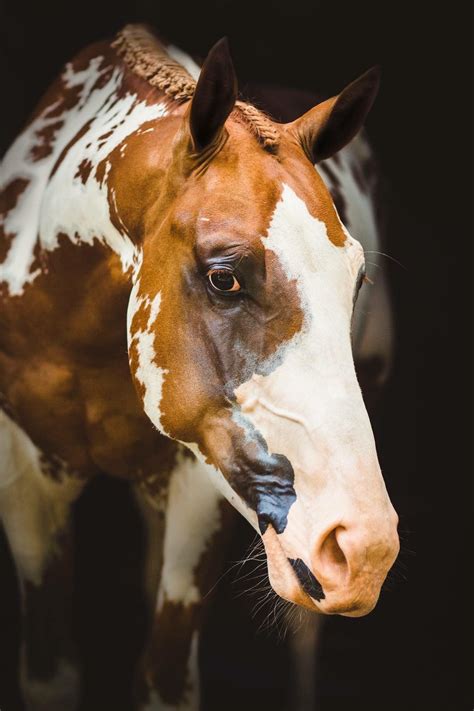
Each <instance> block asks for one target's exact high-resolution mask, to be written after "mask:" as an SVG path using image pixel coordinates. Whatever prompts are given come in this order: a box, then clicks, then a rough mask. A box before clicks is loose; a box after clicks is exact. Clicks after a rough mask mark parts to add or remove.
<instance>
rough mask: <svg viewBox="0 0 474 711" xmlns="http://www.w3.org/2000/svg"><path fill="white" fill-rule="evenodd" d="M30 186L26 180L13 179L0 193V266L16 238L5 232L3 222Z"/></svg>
mask: <svg viewBox="0 0 474 711" xmlns="http://www.w3.org/2000/svg"><path fill="white" fill-rule="evenodd" d="M29 184H30V181H29V180H28V178H13V180H11V181H10V182H9V183H8V184H7V185H6V187H5V188H4V189H3V190H2V192H1V193H0V218H2V219H1V220H0V264H1V263H2V262H4V261H5V258H6V256H7V254H8V251H9V249H10V245H11V241H12V239H13V238H14V237H15V236H16V235H14V234H12V233H11V232H9V233H7V232H6V231H5V225H4V220H5V217H6V216H7V215H8V213H9V212H11V211H12V210H14V209H15V207H16V205H17V203H18V200H19V198H20V196H21V195H22V194H23V193H24V192H25V190H26V188H27V187H28V185H29Z"/></svg>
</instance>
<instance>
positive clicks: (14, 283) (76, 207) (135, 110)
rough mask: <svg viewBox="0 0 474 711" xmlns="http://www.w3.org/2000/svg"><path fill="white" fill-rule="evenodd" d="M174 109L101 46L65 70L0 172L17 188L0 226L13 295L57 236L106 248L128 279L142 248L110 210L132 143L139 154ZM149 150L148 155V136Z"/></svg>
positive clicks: (2, 268)
mask: <svg viewBox="0 0 474 711" xmlns="http://www.w3.org/2000/svg"><path fill="white" fill-rule="evenodd" d="M179 110H181V111H182V109H181V107H180V106H179V105H178V104H176V103H175V102H173V101H172V100H170V99H166V98H165V96H164V95H163V94H161V93H160V92H159V91H157V90H154V89H151V87H150V86H149V85H148V84H147V83H146V82H145V81H144V80H142V79H139V78H138V77H136V76H134V75H133V74H132V73H131V72H130V71H129V70H128V69H127V68H125V67H124V65H123V64H122V63H121V62H120V60H118V58H117V56H116V55H115V53H114V52H112V51H111V50H110V46H109V45H100V46H99V47H96V48H95V51H92V52H91V50H85V51H84V52H83V53H82V54H81V55H79V57H78V58H77V59H76V60H74V62H73V63H71V64H68V65H67V66H66V68H65V70H64V72H63V73H62V75H61V77H60V78H59V79H58V80H57V82H56V83H55V84H54V85H53V86H52V87H51V89H50V90H49V91H48V93H47V95H46V97H45V98H44V99H43V101H42V102H41V104H40V106H39V108H38V110H37V112H36V114H35V115H34V118H33V120H32V121H31V123H30V124H29V125H28V126H27V128H26V129H25V131H24V132H23V133H22V134H21V135H20V136H19V137H18V139H17V140H16V141H15V143H14V144H13V145H12V147H11V148H10V150H9V151H8V153H7V154H6V156H5V159H4V161H3V165H2V180H1V183H2V184H3V185H2V186H1V187H3V188H6V189H7V190H8V186H9V185H11V184H14V182H15V180H18V176H21V179H22V181H23V182H22V191H21V194H20V195H19V196H18V199H17V202H16V204H15V206H14V209H13V210H12V211H11V213H10V214H9V215H7V218H6V220H5V225H4V233H5V234H6V235H8V237H9V239H10V242H9V244H8V245H7V247H8V251H7V256H6V259H5V260H4V262H3V264H1V265H0V281H5V282H6V283H7V284H8V285H9V290H10V293H11V294H20V293H22V291H23V288H24V286H25V284H26V283H28V282H30V283H31V282H32V281H34V279H35V278H36V275H37V272H36V270H35V255H36V254H37V251H38V249H40V250H41V251H42V252H52V251H54V250H56V249H57V248H58V247H60V245H61V239H63V238H64V237H66V238H67V239H68V240H70V241H71V242H72V243H73V244H77V245H81V244H88V245H92V244H94V243H95V242H97V241H98V242H100V243H102V244H104V245H105V246H107V247H108V248H110V250H111V251H112V252H114V253H115V254H117V255H118V257H119V258H120V261H121V266H122V269H123V271H124V273H126V274H133V272H134V268H135V266H136V264H137V261H138V259H139V252H140V248H139V244H137V237H136V235H135V234H133V232H132V231H131V230H130V229H129V227H128V225H127V223H126V222H125V220H124V219H123V215H122V214H121V213H122V212H123V210H120V209H119V208H118V205H117V202H118V201H117V187H118V186H119V185H120V178H121V176H123V175H124V173H125V172H126V171H127V169H128V167H129V166H130V164H131V163H133V160H132V158H133V156H131V155H130V151H131V146H132V144H133V146H134V150H137V149H138V146H139V145H140V143H141V140H142V139H143V140H145V139H146V136H147V134H148V133H149V132H151V131H154V132H155V133H156V134H159V133H160V125H161V123H162V122H163V119H165V117H167V116H169V115H170V114H173V112H175V111H178V113H179ZM163 123H164V122H163ZM154 145H155V151H156V147H157V145H159V139H158V140H157V138H156V137H155V141H154ZM163 150H166V146H165V145H164V146H163ZM132 198H133V199H134V200H135V201H137V199H138V194H137V193H136V192H134V195H133V196H132ZM121 202H122V204H123V203H124V200H122V201H121Z"/></svg>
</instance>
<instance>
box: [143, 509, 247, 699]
mask: <svg viewBox="0 0 474 711" xmlns="http://www.w3.org/2000/svg"><path fill="white" fill-rule="evenodd" d="M235 517H236V512H235V510H234V509H233V508H232V507H231V506H230V504H229V503H228V502H227V501H224V500H222V501H221V502H220V504H219V518H220V524H219V526H218V527H217V529H216V530H215V531H214V533H213V534H212V536H211V538H210V540H209V541H208V543H207V546H206V549H205V551H204V553H203V554H202V555H201V558H200V560H199V562H198V564H197V566H196V568H195V570H194V583H195V585H196V587H197V588H198V590H199V593H200V595H201V600H200V601H199V602H196V603H191V604H189V605H184V604H183V603H181V602H174V601H171V600H165V602H164V604H163V605H162V607H161V608H160V610H159V611H158V612H157V613H156V615H155V617H154V620H153V629H152V634H151V638H150V640H149V642H148V645H147V650H146V653H145V655H144V657H143V659H142V661H141V669H140V670H139V677H141V688H140V687H139V695H140V697H141V700H142V702H146V701H147V700H149V694H150V691H151V690H152V689H154V690H156V691H157V692H158V694H159V696H160V698H161V699H162V700H163V701H164V702H165V703H168V704H179V703H182V702H183V701H185V700H186V694H187V693H188V692H189V691H190V689H189V686H188V680H187V675H188V670H189V655H190V651H191V643H192V639H193V635H194V633H195V632H196V631H198V630H199V629H200V627H201V626H202V621H203V617H204V616H205V614H206V611H207V609H208V608H209V605H210V603H211V601H212V594H210V593H211V592H212V589H213V586H214V585H215V583H216V582H217V580H218V579H219V576H220V575H221V573H222V567H223V563H224V560H225V557H226V551H227V548H228V543H229V540H230V536H231V535H232V531H233V525H234V522H235Z"/></svg>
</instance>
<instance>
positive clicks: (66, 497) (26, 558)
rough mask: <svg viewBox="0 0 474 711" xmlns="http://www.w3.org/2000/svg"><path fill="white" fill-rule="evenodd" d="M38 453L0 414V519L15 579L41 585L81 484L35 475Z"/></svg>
mask: <svg viewBox="0 0 474 711" xmlns="http://www.w3.org/2000/svg"><path fill="white" fill-rule="evenodd" d="M40 456H41V455H40V452H39V450H38V449H37V447H35V445H34V444H33V442H32V441H31V439H30V438H29V437H28V435H26V434H25V432H23V430H22V429H21V428H20V427H18V425H16V424H15V423H14V422H13V421H12V420H11V419H10V418H9V417H8V416H7V415H6V414H5V413H4V412H3V411H1V410H0V462H1V463H2V466H1V467H0V519H1V521H2V523H3V526H4V529H5V533H6V536H7V538H8V542H9V545H10V549H11V551H12V554H13V558H14V560H15V564H16V566H17V569H18V572H19V574H20V578H21V579H26V580H28V581H29V582H32V583H34V584H35V585H40V584H41V579H42V575H43V571H44V568H45V565H46V564H47V561H48V558H49V556H50V555H51V554H52V553H53V552H54V550H55V545H56V537H57V535H58V533H60V531H61V530H63V528H64V526H65V525H66V522H67V519H68V516H69V511H70V507H71V505H72V502H73V501H74V500H75V499H76V498H77V497H78V496H79V494H80V492H81V490H82V488H83V483H82V482H80V481H78V480H77V479H73V478H71V477H65V478H64V479H63V480H62V481H55V480H53V479H51V478H50V477H47V476H44V475H43V474H42V471H41V461H40Z"/></svg>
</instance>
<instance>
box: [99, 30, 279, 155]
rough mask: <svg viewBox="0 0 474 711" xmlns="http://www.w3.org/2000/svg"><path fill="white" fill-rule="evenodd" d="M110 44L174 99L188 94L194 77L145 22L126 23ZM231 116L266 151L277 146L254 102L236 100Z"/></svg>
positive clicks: (136, 71)
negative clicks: (136, 23) (174, 57)
mask: <svg viewBox="0 0 474 711" xmlns="http://www.w3.org/2000/svg"><path fill="white" fill-rule="evenodd" d="M112 47H113V48H114V49H115V50H116V51H117V53H118V54H119V55H120V56H121V57H122V59H123V61H124V62H125V64H127V66H128V67H129V68H130V69H131V70H132V71H133V72H134V74H137V75H138V76H140V77H142V78H143V79H145V80H146V81H147V82H148V83H149V84H150V85H151V86H153V87H155V88H156V89H159V90H160V91H162V92H163V93H164V94H166V95H167V96H169V97H170V98H172V99H174V100H175V101H178V102H184V101H188V100H189V99H191V98H192V96H193V94H194V90H195V88H196V81H195V80H194V79H193V77H192V76H191V75H190V74H189V73H188V72H187V70H186V69H185V68H184V67H183V66H182V65H181V64H179V63H178V62H176V61H175V60H174V59H172V58H171V57H170V55H169V54H168V53H167V51H166V47H165V46H164V45H163V44H162V43H161V41H160V40H159V38H158V37H157V36H156V35H155V34H154V33H153V32H152V31H151V30H150V29H148V28H147V27H146V26H145V25H126V26H125V27H124V28H123V29H122V30H120V32H119V33H118V34H117V36H116V38H115V39H114V41H113V42H112ZM232 117H233V118H234V119H236V120H237V121H239V122H240V123H243V124H244V125H246V126H247V127H248V128H249V129H250V130H251V131H252V133H253V134H254V135H255V137H256V138H257V139H258V141H259V143H260V144H261V145H262V146H263V148H265V149H266V150H268V151H274V150H275V149H276V148H277V146H278V130H277V127H276V125H275V124H274V123H273V121H271V119H269V118H268V117H267V116H265V114H264V113H262V112H261V111H260V110H259V109H257V108H256V107H255V106H252V104H248V103H246V102H244V101H237V102H236V104H235V107H234V110H233V112H232Z"/></svg>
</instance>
